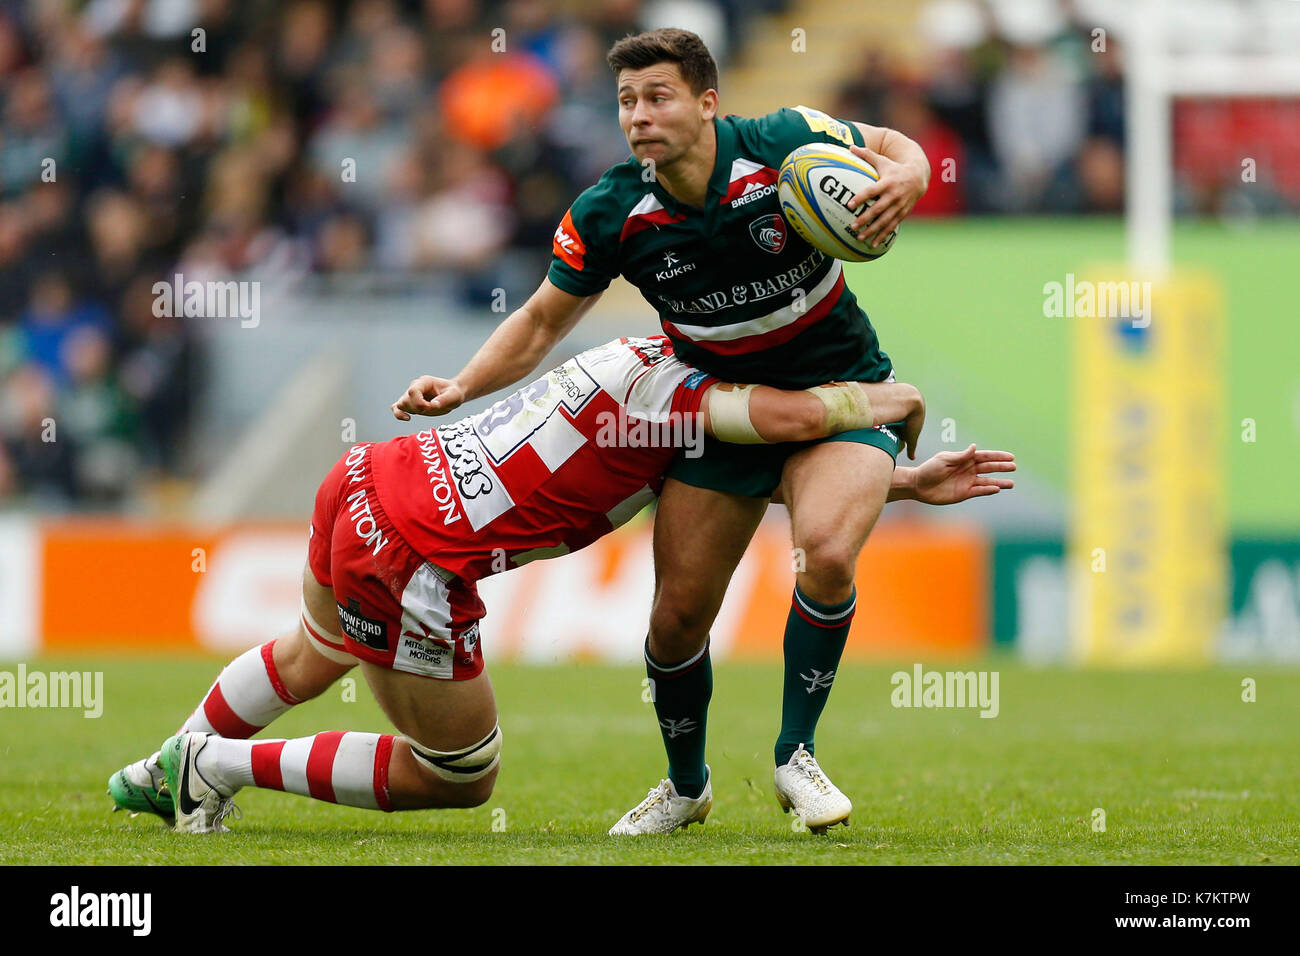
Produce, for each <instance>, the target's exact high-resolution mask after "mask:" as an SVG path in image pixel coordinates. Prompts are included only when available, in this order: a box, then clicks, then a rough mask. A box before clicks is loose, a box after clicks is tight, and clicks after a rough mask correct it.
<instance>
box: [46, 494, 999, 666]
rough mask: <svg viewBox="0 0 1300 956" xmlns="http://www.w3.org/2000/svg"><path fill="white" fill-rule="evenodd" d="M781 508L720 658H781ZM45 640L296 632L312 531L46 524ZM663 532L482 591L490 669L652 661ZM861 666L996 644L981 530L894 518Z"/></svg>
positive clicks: (789, 569) (89, 647)
mask: <svg viewBox="0 0 1300 956" xmlns="http://www.w3.org/2000/svg"><path fill="white" fill-rule="evenodd" d="M783 514H784V513H783V512H776V511H775V510H774V516H773V518H772V519H771V520H769V521H766V522H764V524H763V525H762V526H761V527H760V528H759V531H758V534H757V535H756V536H755V539H754V542H753V544H752V545H751V546H750V549H749V551H748V553H747V554H746V556H745V559H744V560H743V561H742V562H741V565H740V567H739V568H738V569H737V571H736V574H735V576H734V578H733V579H732V586H731V588H730V590H729V592H728V596H727V599H726V601H725V602H724V604H723V607H722V610H721V612H720V613H719V615H718V620H717V623H716V625H715V627H714V629H713V648H714V655H715V657H716V658H718V659H724V658H727V657H735V658H769V659H773V658H778V657H779V656H780V654H781V641H782V633H783V630H784V627H785V620H786V616H787V615H788V613H789V610H790V594H791V589H792V587H793V584H794V578H795V571H794V561H793V557H792V554H791V548H790V541H789V526H788V523H787V522H786V521H785V520H783V517H777V515H782V516H783ZM39 528H40V533H39V535H38V536H37V539H38V545H37V550H38V552H39V553H38V555H36V559H37V561H38V562H39V566H40V574H39V575H38V576H37V577H38V578H39V581H40V588H39V590H40V593H39V595H37V596H36V598H35V600H36V601H37V604H38V607H39V614H37V615H35V618H36V621H37V624H38V631H39V636H38V646H39V648H40V649H42V650H48V651H61V652H70V651H78V652H87V651H88V652H96V651H101V650H102V651H111V650H116V649H126V650H145V651H147V650H194V651H207V652H210V653H217V654H228V653H233V652H237V651H238V650H240V649H242V648H244V647H248V646H251V645H253V644H256V643H259V642H261V641H265V640H267V639H268V638H270V637H274V636H277V635H279V634H282V633H284V632H285V631H286V630H288V629H290V628H292V627H294V626H295V624H296V621H297V616H298V604H299V598H300V594H301V585H300V581H301V575H302V569H303V563H304V560H305V557H306V535H305V533H304V529H303V528H302V526H300V525H297V524H285V525H266V524H256V525H237V526H233V527H228V528H222V529H215V528H207V529H203V528H198V527H188V526H183V525H149V524H136V523H130V522H123V521H90V522H87V521H59V522H49V523H44V524H42V525H40V526H39ZM651 534H652V524H651V522H650V521H648V520H640V521H634V522H633V523H632V524H630V525H629V526H627V527H625V528H623V529H621V530H620V531H619V532H617V533H615V534H613V535H610V536H608V537H606V538H604V539H602V540H601V541H599V542H597V543H596V544H595V545H593V546H592V547H590V548H587V549H586V550H584V551H582V552H579V553H577V554H573V555H567V556H565V557H563V558H558V559H555V560H550V561H537V562H534V563H532V564H529V565H527V566H526V567H524V568H521V569H519V570H517V571H512V572H509V573H507V574H504V575H499V576H496V577H494V578H490V579H488V580H485V581H483V582H480V585H479V587H480V591H481V593H482V595H483V599H484V602H485V603H486V605H487V608H488V616H487V618H486V620H485V621H484V624H483V634H484V648H485V650H486V651H487V654H488V657H489V660H493V659H495V660H508V659H514V660H521V661H532V662H536V663H542V664H547V663H557V662H560V661H566V660H575V659H576V660H581V659H593V660H605V661H623V662H628V663H633V662H636V661H638V660H639V659H640V655H641V647H642V641H643V640H644V637H645V631H646V626H647V622H648V620H649V613H650V603H651V599H652V589H653V580H654V577H653V564H652V558H651V546H650V545H651ZM857 580H858V595H859V598H858V610H857V615H856V617H855V619H854V622H853V628H852V631H851V634H850V638H849V643H848V648H847V650H846V655H847V656H848V657H850V658H872V657H875V658H881V657H886V658H888V657H892V658H898V657H908V658H920V657H926V658H933V657H943V656H960V655H969V654H973V653H977V652H979V651H981V650H983V649H984V648H985V646H986V643H987V640H988V623H987V622H988V608H987V602H988V543H987V540H986V538H985V537H984V535H983V534H982V533H981V532H980V531H978V530H976V529H972V528H968V527H965V526H957V525H947V524H941V525H935V524H929V523H922V522H912V521H894V522H885V523H883V524H882V525H881V526H880V527H879V528H877V529H876V531H875V533H873V535H872V537H871V541H870V543H869V544H868V547H867V548H866V550H865V551H864V553H863V554H862V556H861V558H860V560H859V562H858V573H857Z"/></svg>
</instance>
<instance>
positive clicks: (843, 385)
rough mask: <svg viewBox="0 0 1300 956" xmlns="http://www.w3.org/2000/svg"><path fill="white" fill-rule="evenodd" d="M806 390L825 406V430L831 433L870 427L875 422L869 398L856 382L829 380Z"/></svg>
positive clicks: (835, 433) (836, 433)
mask: <svg viewBox="0 0 1300 956" xmlns="http://www.w3.org/2000/svg"><path fill="white" fill-rule="evenodd" d="M808 391H810V392H812V393H813V394H814V395H816V396H817V397H818V398H819V399H821V402H822V404H823V405H825V406H826V430H827V431H828V432H829V433H830V434H832V435H838V434H839V433H840V432H848V431H853V430H854V429H855V428H870V427H871V426H872V425H874V424H875V423H876V420H875V417H874V415H875V413H874V412H873V411H872V410H871V400H870V399H868V398H867V393H866V392H864V391H863V390H862V389H861V388H859V387H858V383H857V382H831V383H830V384H829V385H818V386H817V387H816V388H810V389H808Z"/></svg>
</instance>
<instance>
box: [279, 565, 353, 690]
mask: <svg viewBox="0 0 1300 956" xmlns="http://www.w3.org/2000/svg"><path fill="white" fill-rule="evenodd" d="M356 664H357V660H356V658H355V657H353V656H352V655H351V654H349V653H348V651H347V649H346V647H344V644H343V636H342V630H341V628H340V627H339V616H338V606H337V605H336V604H335V602H334V589H333V588H332V587H328V586H326V585H324V584H321V583H320V582H319V581H317V580H316V578H315V576H314V575H313V574H312V572H311V568H310V566H308V567H307V568H305V569H304V570H303V577H302V613H301V615H300V616H299V619H298V627H297V628H296V629H295V630H294V631H293V632H291V633H290V634H289V635H288V636H287V637H284V638H280V639H279V640H277V641H276V642H275V666H276V669H277V670H278V671H279V673H280V675H281V676H282V677H283V678H284V680H285V681H286V683H289V684H290V685H291V686H290V690H291V691H292V692H293V693H294V695H295V696H297V697H311V696H315V694H317V693H319V692H320V691H322V690H324V689H325V688H326V687H328V686H329V685H330V684H332V683H333V682H334V681H336V680H337V679H338V678H340V677H342V676H343V675H344V674H346V673H347V672H348V671H349V670H351V669H352V668H353V667H355V666H356ZM295 687H300V688H302V689H303V691H304V693H298V692H297V691H296V690H294V688H295Z"/></svg>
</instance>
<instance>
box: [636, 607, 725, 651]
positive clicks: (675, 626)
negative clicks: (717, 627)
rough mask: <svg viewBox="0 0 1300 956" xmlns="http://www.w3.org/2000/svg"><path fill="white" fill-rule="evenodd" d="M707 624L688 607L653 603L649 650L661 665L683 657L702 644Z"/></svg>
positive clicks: (709, 622) (705, 635) (707, 634)
mask: <svg viewBox="0 0 1300 956" xmlns="http://www.w3.org/2000/svg"><path fill="white" fill-rule="evenodd" d="M711 623H712V621H711V619H708V618H705V617H704V616H702V615H700V614H698V613H692V612H691V611H690V610H689V609H684V608H682V607H680V606H673V605H661V604H660V603H659V602H655V606H654V609H653V610H652V611H651V613H650V653H651V654H653V655H654V656H655V658H656V659H657V660H658V661H659V662H660V663H663V664H671V663H674V662H676V661H683V660H686V658H688V657H691V656H692V655H693V654H695V653H697V652H698V651H699V649H700V648H701V647H703V646H704V642H705V641H707V640H708V638H709V626H710V625H711Z"/></svg>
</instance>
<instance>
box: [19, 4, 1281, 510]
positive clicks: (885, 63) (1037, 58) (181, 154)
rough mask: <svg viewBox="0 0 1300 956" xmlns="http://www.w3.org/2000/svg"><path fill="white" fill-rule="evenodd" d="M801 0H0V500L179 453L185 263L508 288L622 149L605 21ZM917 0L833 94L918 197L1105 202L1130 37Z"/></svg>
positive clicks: (726, 17) (186, 356)
mask: <svg viewBox="0 0 1300 956" xmlns="http://www.w3.org/2000/svg"><path fill="white" fill-rule="evenodd" d="M786 2H787V0H496V2H488V0H0V504H4V503H5V502H6V501H9V502H11V503H12V502H13V501H14V500H30V499H36V500H37V501H38V503H40V504H42V505H54V506H58V505H60V504H74V505H81V504H83V503H86V504H91V505H99V504H111V503H114V502H117V501H120V500H121V499H122V498H123V496H124V495H125V494H127V493H128V492H129V491H130V490H131V489H132V488H134V487H138V486H139V485H140V481H139V478H140V477H141V476H142V475H157V476H167V475H174V474H177V473H179V472H183V470H184V464H185V448H186V438H187V436H189V435H190V433H191V429H190V427H189V423H190V421H191V418H192V413H193V406H194V400H195V395H196V394H199V393H200V392H201V387H202V383H203V362H202V348H201V339H202V337H201V335H200V334H198V333H200V332H201V325H202V324H201V323H196V322H194V321H187V320H186V319H183V318H176V317H173V316H171V315H169V314H162V315H158V314H156V312H158V311H161V310H159V309H158V308H157V307H156V306H157V299H158V293H157V292H156V291H155V283H157V282H159V281H164V282H169V281H170V280H171V278H172V276H173V275H175V274H178V273H179V274H181V275H183V276H184V277H185V279H186V280H192V279H199V280H202V279H204V278H211V277H216V278H230V277H233V276H239V277H246V278H256V277H258V276H266V277H268V278H269V279H271V278H273V279H274V280H275V281H284V279H285V277H291V278H292V277H300V278H307V279H309V280H310V281H312V282H316V283H320V284H322V285H323V286H324V287H325V288H329V287H330V285H329V284H330V283H331V282H339V283H342V282H344V281H345V280H348V279H349V278H362V279H366V280H373V279H374V277H380V278H382V277H384V276H394V277H398V278H399V279H401V278H402V277H410V276H413V275H415V276H439V277H441V278H442V279H443V280H444V281H445V282H446V283H447V285H446V286H445V288H446V289H447V291H448V292H449V294H451V295H453V296H455V297H457V298H458V299H459V300H461V301H462V302H464V303H466V304H468V305H487V304H489V303H490V302H491V301H492V300H493V292H494V290H495V289H498V288H505V289H506V290H507V291H508V292H509V293H510V299H511V301H518V298H517V295H518V294H527V293H528V292H530V291H531V289H532V288H533V287H534V286H535V284H536V279H537V276H538V275H539V274H541V272H542V271H543V270H544V268H545V264H546V260H547V258H548V256H549V250H550V245H551V236H552V233H553V231H554V228H555V225H556V223H557V221H558V220H559V217H560V216H561V214H562V213H563V210H564V208H565V207H566V206H567V204H568V203H569V202H570V201H571V200H572V198H573V197H574V196H575V195H576V194H577V193H578V192H580V191H581V190H582V189H583V188H585V187H586V186H587V185H589V184H590V183H592V182H594V181H595V180H596V178H598V177H599V175H600V174H601V173H602V172H603V171H604V170H605V169H606V168H607V167H608V166H610V165H612V164H614V163H617V162H619V161H621V160H622V159H624V158H625V157H626V155H627V146H626V142H625V141H624V139H623V136H622V133H621V131H620V130H619V128H618V126H617V124H616V123H615V122H614V121H613V120H614V116H613V110H614V106H613V97H612V95H611V84H610V77H609V74H608V69H607V67H606V65H605V60H604V57H605V52H606V50H607V49H608V47H609V46H610V45H611V44H612V43H613V41H615V40H616V39H618V38H619V37H621V36H624V35H625V34H627V33H630V32H636V31H637V30H640V29H645V28H649V27H654V26H661V25H666V24H668V23H671V24H673V25H677V26H682V27H686V28H688V29H694V30H695V31H696V32H698V33H700V34H701V35H702V36H704V38H705V40H706V42H708V43H709V45H710V47H711V48H712V49H713V50H714V52H715V54H717V55H718V58H719V60H720V61H721V64H722V65H723V66H724V68H725V65H726V63H727V61H728V56H729V53H730V51H733V50H735V49H736V48H737V47H738V46H739V45H740V44H741V43H743V42H744V39H745V34H744V31H745V29H746V27H747V25H749V24H751V23H752V22H753V21H754V20H755V18H756V16H757V15H758V14H761V13H768V12H774V11H777V10H780V9H781V8H783V7H784V6H785V5H786ZM1089 2H1090V3H1091V4H1092V5H1094V6H1095V5H1096V4H1097V3H1108V2H1111V0H1089ZM1188 2H1200V0H1188ZM918 3H921V4H922V6H923V12H922V16H921V21H920V26H921V30H922V33H923V35H924V37H925V40H926V43H927V45H928V52H927V54H926V57H925V60H924V64H923V65H922V66H920V67H919V68H918V65H917V64H915V63H913V64H910V65H909V66H908V68H906V69H900V68H899V67H897V66H896V65H894V64H893V62H892V61H891V60H890V59H889V57H888V55H886V54H884V53H881V54H877V55H871V56H868V57H866V58H865V60H864V61H863V65H862V66H861V68H860V69H858V70H857V71H856V72H855V73H853V74H852V75H850V76H848V77H847V79H846V84H845V86H844V88H843V90H842V92H841V95H840V97H839V100H838V102H836V103H833V104H817V105H819V106H822V108H824V109H830V110H833V111H834V112H835V114H836V115H839V116H843V117H848V118H852V119H858V120H865V121H868V122H874V123H878V124H882V125H887V126H893V127H897V128H899V129H902V130H904V131H906V132H907V133H908V134H909V135H911V136H913V137H915V138H916V139H918V140H919V141H920V142H921V144H922V145H923V146H924V147H925V148H926V151H927V153H928V154H929V155H930V156H931V158H932V161H933V162H934V165H935V175H934V180H933V184H932V187H931V190H930V194H929V195H928V196H927V197H926V198H925V200H923V204H922V206H921V207H920V208H919V210H918V211H919V212H920V213H921V214H926V213H931V214H945V213H953V212H959V211H969V212H1091V211H1114V210H1117V209H1118V208H1119V207H1120V205H1121V202H1122V198H1123V175H1122V172H1123V168H1122V157H1123V146H1124V126H1123V47H1122V41H1121V40H1120V38H1119V37H1118V36H1115V35H1111V36H1108V37H1107V46H1106V48H1105V50H1104V52H1098V51H1097V50H1096V49H1095V42H1096V40H1095V37H1094V36H1093V35H1092V34H1091V32H1090V28H1091V23H1092V21H1091V20H1090V19H1089V18H1088V17H1087V16H1085V15H1083V14H1082V13H1080V8H1081V7H1082V6H1084V5H1085V3H1084V0H930V2H928V3H924V2H923V0H918ZM1036 6H1037V8H1038V9H1037V12H1034V11H1035V7H1036ZM1296 6H1297V7H1300V4H1297V5H1296ZM1015 10H1019V11H1020V13H1018V14H1017V13H1016V12H1015ZM1026 10H1028V11H1030V14H1029V15H1026V14H1025V12H1024V11H1026ZM1007 11H1012V12H1010V13H1008V12H1007ZM779 105H791V104H773V108H775V107H776V106H779ZM948 159H951V160H952V168H951V170H949V168H948V166H947V165H945V162H944V161H945V160H948ZM950 173H951V174H950ZM397 284H398V285H399V286H400V284H401V283H400V282H399V283H397Z"/></svg>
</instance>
